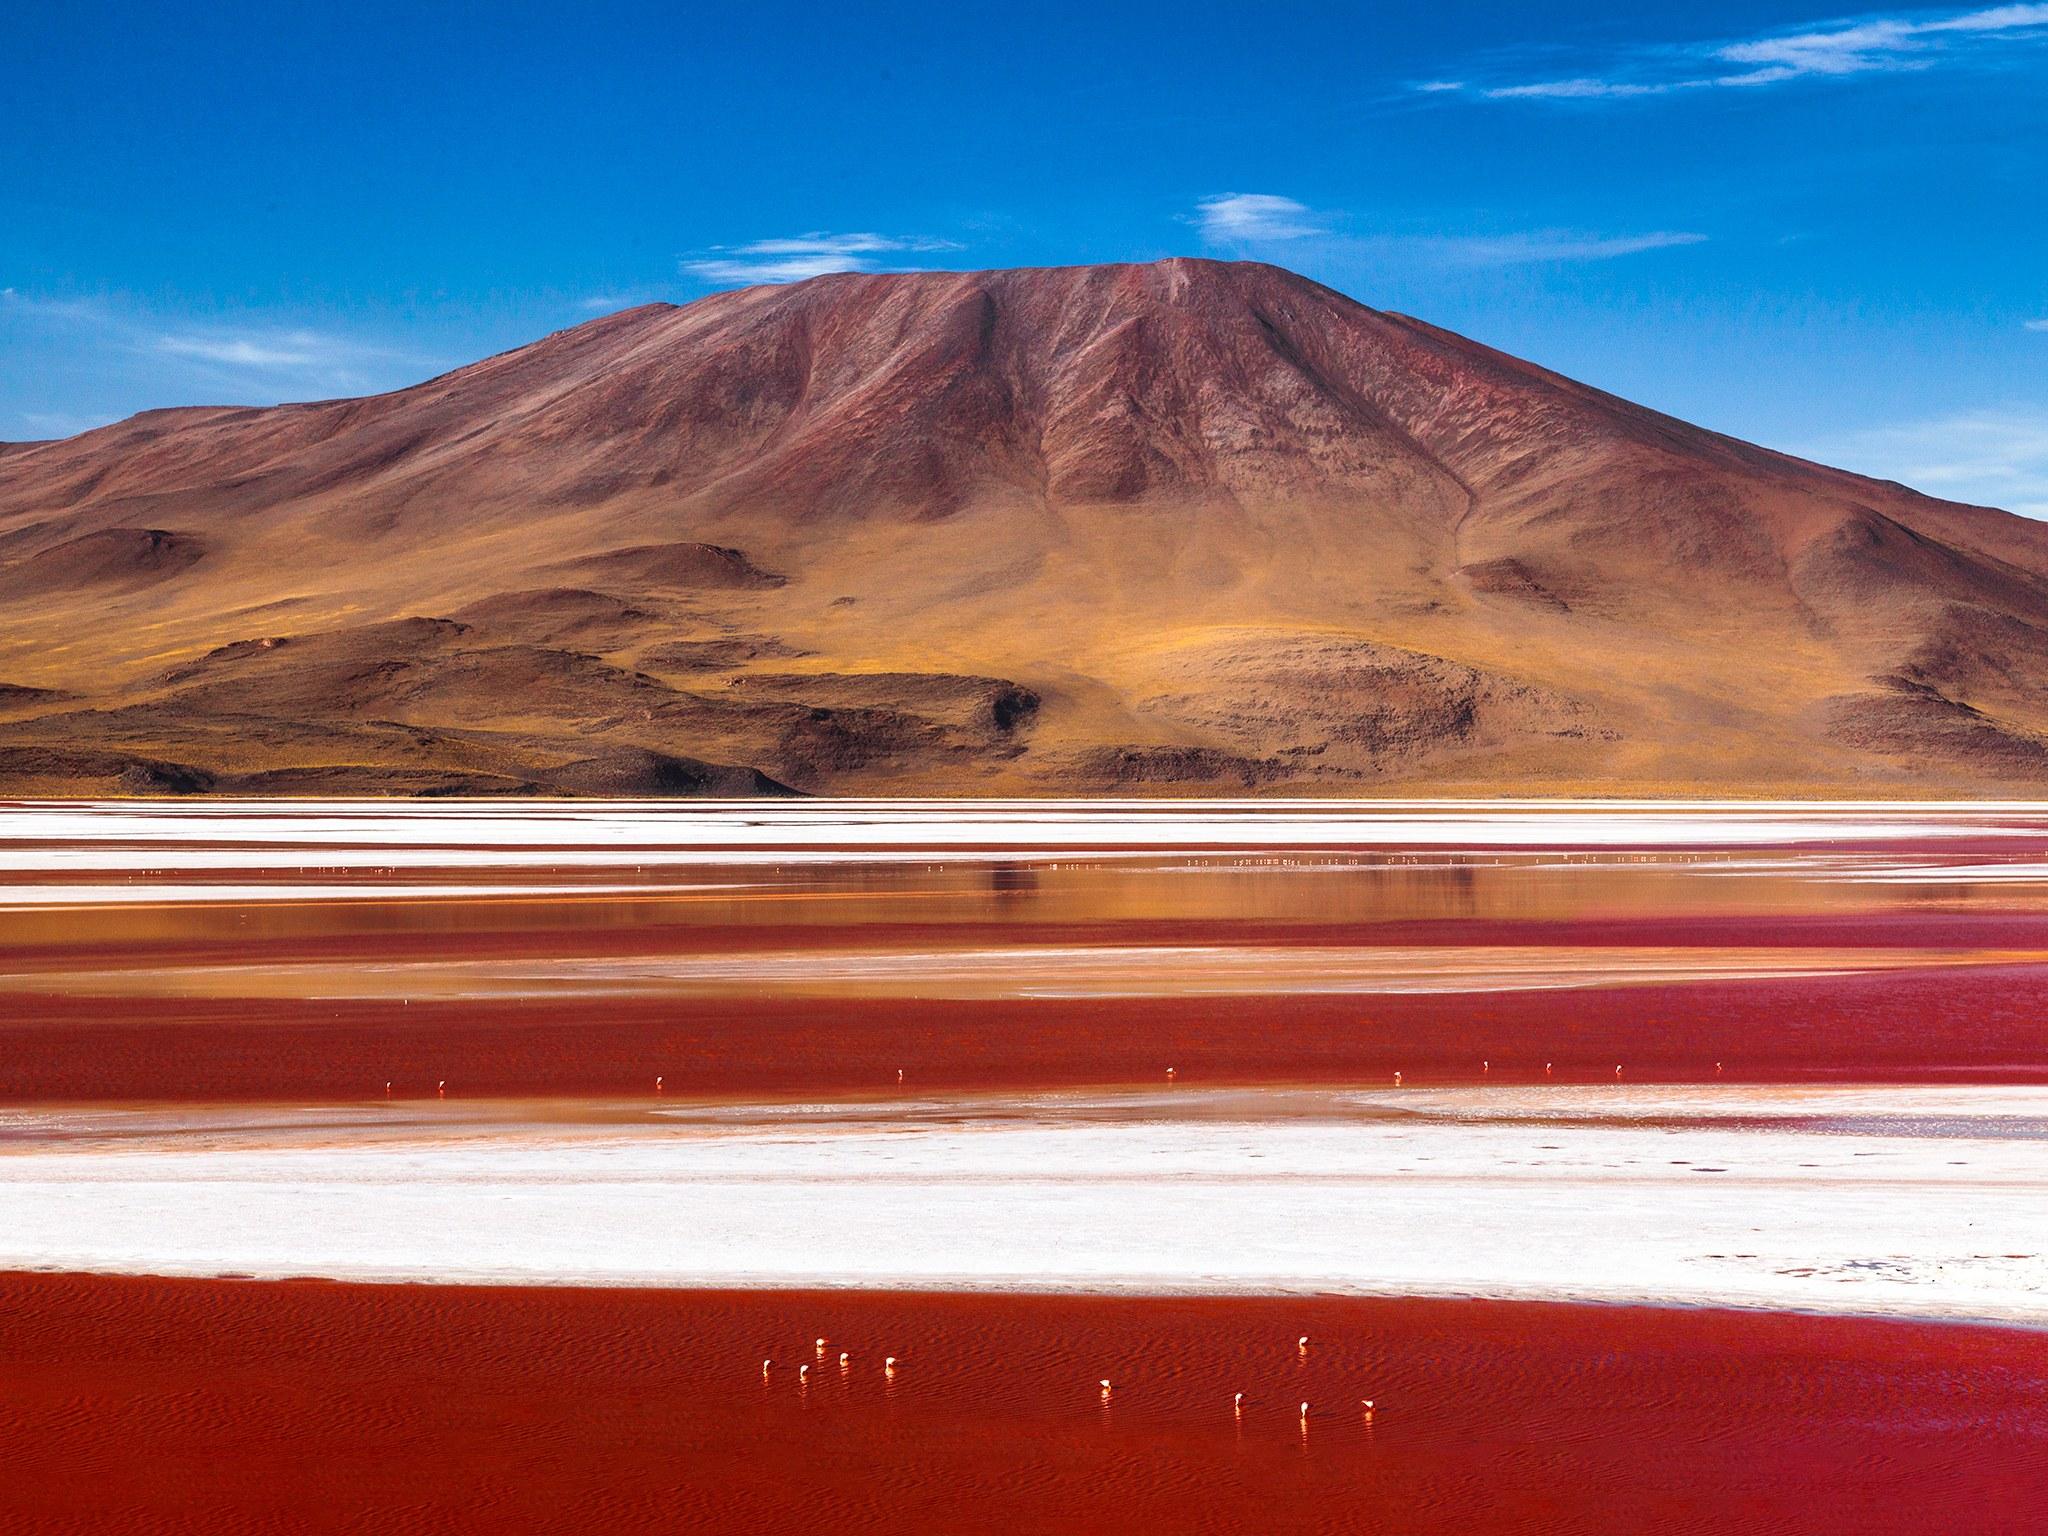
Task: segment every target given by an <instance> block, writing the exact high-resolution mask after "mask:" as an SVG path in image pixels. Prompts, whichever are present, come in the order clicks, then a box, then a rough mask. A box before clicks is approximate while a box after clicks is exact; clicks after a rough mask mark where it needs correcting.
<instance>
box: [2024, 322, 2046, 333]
mask: <svg viewBox="0 0 2048 1536" xmlns="http://www.w3.org/2000/svg"><path fill="white" fill-rule="evenodd" d="M2021 329H2023V330H2029V331H2048V320H2028V321H2025V322H2023V323H2022V325H2021Z"/></svg>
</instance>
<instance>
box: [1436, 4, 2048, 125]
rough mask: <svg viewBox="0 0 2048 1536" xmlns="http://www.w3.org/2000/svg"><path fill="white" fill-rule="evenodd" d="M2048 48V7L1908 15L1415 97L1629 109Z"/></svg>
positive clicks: (1642, 51)
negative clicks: (1670, 99)
mask: <svg viewBox="0 0 2048 1536" xmlns="http://www.w3.org/2000/svg"><path fill="white" fill-rule="evenodd" d="M2043 44H2048V4H2023V5H1998V6H1990V7H1985V8H1980V9H1976V10H1967V11H1949V12H1926V11H1908V12H1900V13H1896V14H1890V15H1871V16H1864V17H1858V18H1850V19H1845V20H1839V21H1822V22H1810V23H1807V24H1805V25H1803V26H1798V27H1789V28H1784V29H1782V30H1777V31H1772V32H1765V33H1759V34H1756V35H1754V36H1749V37H1740V38H1724V39H1722V40H1720V41H1716V42H1706V43H1677V44H1671V43H1665V44H1645V45H1642V46H1638V47H1635V48H1630V49H1624V50H1622V51H1620V52H1618V53H1615V54H1612V55H1610V56H1608V57H1606V58H1602V59H1593V60H1589V61H1587V64H1586V66H1585V67H1582V68H1580V69H1577V70H1573V71H1570V72H1561V73H1559V74H1558V75H1556V76H1554V77H1547V78H1538V79H1513V78H1501V77H1499V76H1498V75H1497V74H1496V75H1493V76H1488V75H1487V74H1486V73H1485V72H1483V71H1473V72H1471V74H1470V75H1469V76H1468V78H1466V79H1462V80H1458V81H1448V80H1425V81H1419V82H1417V83H1416V84H1414V85H1413V86H1411V87H1410V89H1411V90H1414V91H1417V92H1420V93H1423V94H1427V95H1432V96H1443V95H1463V96H1469V97H1475V98H1478V99H1481V100H1487V101H1560V102H1571V101H1580V102H1594V101H1631V100H1641V99H1643V98H1646V97H1654V96H1672V95H1677V94H1682V93H1690V92H1699V91H1713V90H1731V89H1732V90H1754V89H1757V88H1760V87H1765V86H1775V85H1783V84H1785V83H1787V82H1788V81H1794V80H1821V79H1830V80H1839V79H1843V78H1846V77H1849V76H1854V75H1870V74H1896V73H1901V72H1905V71H1917V70H1927V69H1934V68H1937V67H1940V66H1943V65H1954V64H1960V63H1967V62H1976V61H1981V60H1983V59H1985V58H1987V57H1991V56H1994V55H1996V56H2003V55H2006V54H2009V53H2010V52H2011V51H2012V50H2014V49H2019V48H2034V47H2039V46H2041V45H2043Z"/></svg>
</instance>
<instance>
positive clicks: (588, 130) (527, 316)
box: [0, 0, 2048, 517]
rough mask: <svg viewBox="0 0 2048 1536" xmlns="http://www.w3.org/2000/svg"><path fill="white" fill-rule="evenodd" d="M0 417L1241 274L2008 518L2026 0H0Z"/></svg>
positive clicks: (2, 423)
mask: <svg viewBox="0 0 2048 1536" xmlns="http://www.w3.org/2000/svg"><path fill="white" fill-rule="evenodd" d="M6 30H7V46H6V47H5V48H4V49H0V439H9V440H12V439H24V438H41V437H51V436H63V435H67V434H69V433H72V432H76V431H82V430H85V429H87V428H89V427H92V426H95V425H99V424H102V423H104V422H107V421H110V420H114V419H117V418H119V417H121V416H125V415H127V414H129V413H131V412H134V411H137V410H142V409H146V408H150V407H156V406H166V405H190V404H216V403H267V402H272V401H278V400H288V399H310V398H322V397H327V396H332V395H343V394H361V393H367V392H371V391H376V390H383V389H390V388H395V387H399V386H401V385H404V384H408V383H412V382H416V381H417V380H419V379H422V378H425V377H429V376H431V375H432V374H434V373H437V372H440V371H443V370H445V369H448V368H451V367H455V366H459V365H460V364H462V363H465V362H469V361H472V360H474V359H475V358H477V357H479V356H483V355H486V354H488V353H491V352H495V351H501V350H503V349H505V348H508V347H512V346H516V345H519V344H520V343H522V342H525V341H529V340H532V339H534V338H536V337H538V336H540V335H543V334H545V333H547V332H549V331H553V330H559V329H561V328H563V327H565V326H569V325H574V324H576V323H579V322H580V321H583V320H587V319H589V318H591V317H593V316H594V315H597V314H600V313H603V312H605V311H606V310H609V309H614V308H618V307H621V306H624V305H628V304H635V303H642V302H646V301H648V300H654V299H661V300H667V301H671V302H677V303H683V302H687V301H689V300H691V299H693V298H697V297H700V296H702V295H703V294H705V293H707V292H710V291H712V290H714V289H717V288H723V287H731V286H736V285H740V284H744V283H752V282H775V281H794V280H800V279H802V278H804V277H807V276H811V275H815V274H817V273H820V272H826V271H836V270H848V269H859V270H869V271H894V270H912V269H920V268H949V269H959V268H979V267H1005V266H1026V265H1045V264H1066V263H1076V262H1099V261H1147V260H1153V259H1156V258H1159V257H1164V256H1172V255H1202V256H1215V257H1228V258H1248V259H1256V260H1261V261H1270V262H1274V263H1277V264H1279V265H1282V266H1286V267H1290V268H1292V269H1294V270H1296V271H1299V272H1302V273H1305V274H1307V275H1309V276H1311V277H1314V278H1316V279H1318V280H1319V281H1322V282H1325V283H1328V284H1330V285H1331V286H1333V287H1335V288H1338V289H1341V290H1342V291H1344V292H1346V293H1348V294H1351V295H1352V296H1353V297H1355V298H1357V299H1359V300H1360V301H1362V302H1364V303H1367V304H1371V305H1374V306H1376V307H1379V308H1385V309H1395V310H1400V311H1403V312H1405V313H1409V314H1415V315H1420V316H1423V317H1425V318H1427V319H1430V320H1432V321H1435V322H1436V323H1438V324H1441V325H1446V326H1449V327H1450V328H1452V329H1454V330H1457V331H1461V332H1464V333H1465V334H1467V335H1470V336H1473V337H1476V338H1478V339H1479V340H1482V341H1485V342H1487V343H1489V344H1491V345H1494V346H1497V347H1501V348H1504V349H1506V350H1507V351H1510V352H1514V353H1517V354H1519V355H1522V356H1525V357H1529V358H1532V359H1534V360H1535V361H1537V362H1540V363H1543V364H1545V365H1547V366H1549V367H1552V368H1555V369H1558V370H1560V371H1562V372H1564V373H1567V374H1570V375H1573V376H1575V377H1577V378H1581V379H1584V380H1586V381H1588V382H1589V383H1592V384H1596V385H1598V386H1600V387H1602V388H1605V389H1609V390H1612V391H1614V392H1616V393H1618V394H1622V395H1625V396H1628V397H1630V398H1632V399H1636V400H1640V401H1642V402H1643V403H1645V404H1647V405H1651V406H1654V407H1656V408H1658V409H1660V410H1665V411H1669V412H1671V413H1673V414H1675V415H1678V416H1682V417H1685V418H1687V419H1689V420H1693V421H1697V422H1699V423H1701V424H1702V425H1705V426H1709V427H1713V428H1717V429H1719V430H1722V431H1726V432H1732V433H1734V434H1736V435H1738V436H1742V437H1746V438H1749V439H1752V440H1754V441H1757V442H1761V443H1765V444H1767V445H1769V446H1771V447H1775V448H1783V449H1786V450H1789V451H1792V452H1796V453H1801V454H1806V455H1808V456H1812V457H1817V458H1821V459H1824V460H1827V461H1829V462H1833V463H1838V464H1841V465H1844V466H1846V467H1848V468H1852V469H1858V470H1862V471H1865V472H1867V473H1873V474H1879V475H1884V476H1888V477H1891V478H1897V479H1903V480H1905V481H1907V482H1908V483H1910V484H1914V485H1916V486H1919V487H1920V488H1921V489H1924V490H1927V491H1930V492H1933V493H1935V494H1939V495H1945V496H1951V497H1955V498H1958V499H1962V500H1971V501H1979V502H1984V503H1988V504H1992V505H1999V506H2005V507H2009V508H2011V509H2012V510H2015V511H2021V512H2027V513H2030V514H2032V515H2035V516H2041V517H2048V257H2044V251H2048V195H2044V188H2048V4H2032V3H2029V4H2010V5H1996V6H1981V5H1980V6H1976V7H1972V8H1950V9H1896V10H1894V9H1887V10H1878V11H1868V12H1854V13H1847V14H1831V13H1829V12H1827V11H1825V10H1824V9H1819V8H1817V7H1816V6H1814V5H1811V4H1763V3H1747V0H1731V3H1726V4H1720V5H1717V6H1711V7H1709V6H1703V5H1700V4H1698V3H1683V4H1681V3H1671V0H1638V3H1635V4H1571V3H1564V4H1552V5H1547V6H1541V7H1537V6H1530V5H1528V4H1526V3H1518V4H1460V3H1456V0H1438V3H1433V4H1431V5H1428V6H1416V5H1413V4H1374V3H1352V4H1347V5H1308V4H1288V3H1285V0H1268V3H1265V4H1262V5H1260V6H1257V7H1247V6H1245V5H1243V4H1242V3H1235V4H1217V5H1210V4H1206V3H1200V0H1181V3H1177V4H1173V5H1136V4H1128V5H1127V4H1117V3H1115V0H1094V3H1092V4H1086V5H1068V4H1061V3H1048V4H1044V5H1039V6H1036V7H1020V6H1018V5H1016V4H1014V3H1013V0H1012V3H1006V4H1003V5H999V6H998V5H981V4H977V3H972V0H949V3H943V4H941V3H906V4H897V5H889V4H873V5H860V4H845V3H836V4H829V5H827V4H773V3H769V4H755V5H750V6H738V7H735V6H710V5H704V6H692V5H675V4H671V5H652V4H607V3H604V0H591V3H587V4H585V5H582V6H579V7H565V6H562V5H560V4H546V5H525V4H521V3H518V0H503V3H498V4H491V5H475V6H457V5H444V6H432V5H382V4H379V3H375V0H371V3H361V4H352V5H348V6H339V5H334V6H322V5H307V6H303V7H284V6H275V5H271V4H264V5H248V6H241V5H233V4H207V3H204V0H194V3H192V4H190V5H187V6H179V7H173V6H165V5H161V4H158V3H152V4H146V5H125V4H94V3H91V0H69V3H64V4H47V3H43V0H17V3H16V5H15V6H13V7H11V8H10V12H9V21H8V25H7V29H6Z"/></svg>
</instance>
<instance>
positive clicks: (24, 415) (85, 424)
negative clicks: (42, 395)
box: [17, 411, 116, 439]
mask: <svg viewBox="0 0 2048 1536" xmlns="http://www.w3.org/2000/svg"><path fill="white" fill-rule="evenodd" d="M17 414H18V415H19V417H20V418H21V421H22V423H23V425H25V426H26V427H27V428H28V429H29V434H30V436H31V437H34V438H36V439H42V438H50V437H76V436H78V434H79V433H81V432H90V431H91V430H92V429H93V428H94V427H104V426H105V425H106V424H107V423H108V422H110V421H113V420H115V419H116V418H114V417H112V416H83V415H79V414H76V413H75V412H71V411H21V412H18V413H17Z"/></svg>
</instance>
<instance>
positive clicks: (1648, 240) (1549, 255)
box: [1432, 229, 1707, 267]
mask: <svg viewBox="0 0 2048 1536" xmlns="http://www.w3.org/2000/svg"><path fill="white" fill-rule="evenodd" d="M1706 238H1707V237H1706V236H1705V235H1701V234H1694V233H1692V232H1690V231H1687V230H1672V229H1658V230H1651V231H1649V232H1648V233H1647V234H1640V235H1588V234H1579V233H1574V232H1573V231H1571V230H1559V229H1552V230H1537V231H1533V232H1531V233H1527V234H1513V235H1468V236H1452V237H1449V238H1446V239H1442V240H1438V241H1435V242H1432V243H1433V244H1434V245H1435V246H1436V247H1437V248H1438V249H1439V250H1440V251H1441V252H1442V254H1443V255H1444V256H1445V257H1446V258H1447V259H1449V260H1451V261H1455V262H1463V263H1467V264H1469V265H1472V266H1482V267H1506V266H1523V265H1528V264H1532V263H1536V262H1546V261H1611V260H1612V259H1613V258H1615V257H1617V256H1636V255H1640V254H1641V253H1642V252H1644V251H1662V250H1668V249H1670V248H1672V247H1673V246H1681V245H1699V244H1700V243H1701V242H1703V241H1704V240H1705V239H1706Z"/></svg>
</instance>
